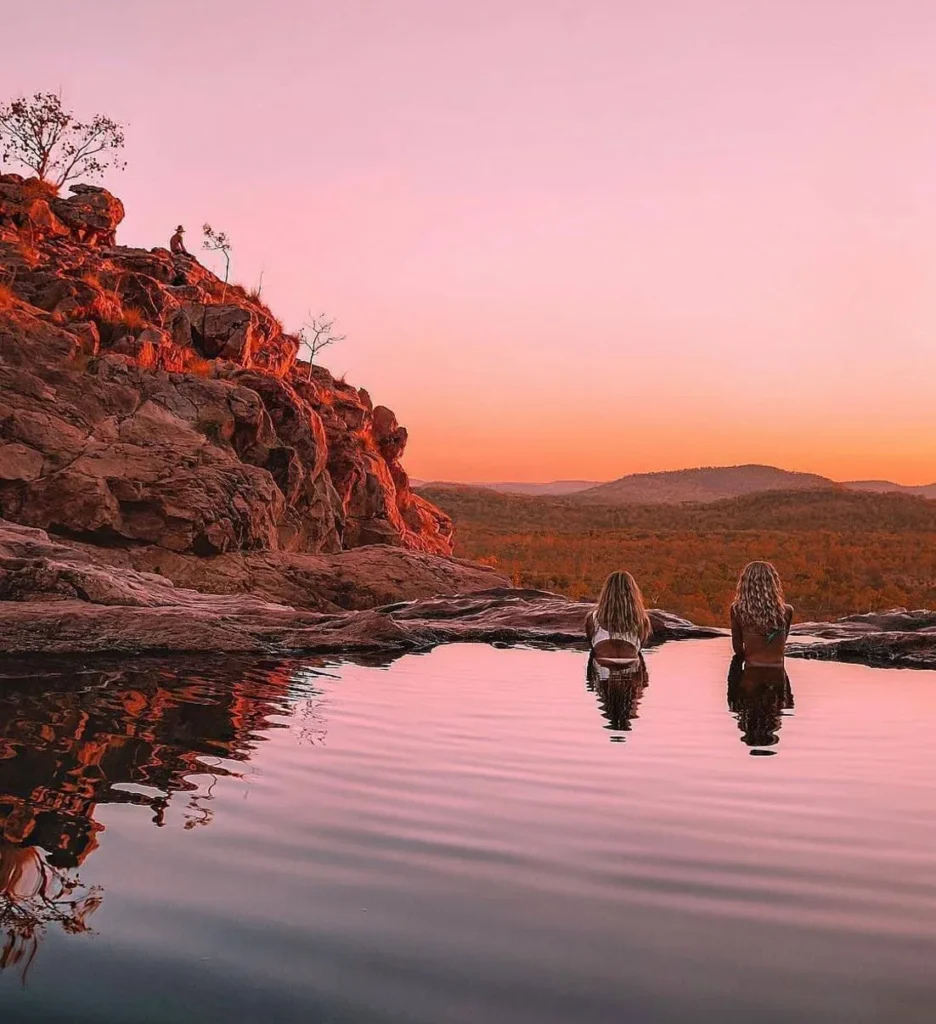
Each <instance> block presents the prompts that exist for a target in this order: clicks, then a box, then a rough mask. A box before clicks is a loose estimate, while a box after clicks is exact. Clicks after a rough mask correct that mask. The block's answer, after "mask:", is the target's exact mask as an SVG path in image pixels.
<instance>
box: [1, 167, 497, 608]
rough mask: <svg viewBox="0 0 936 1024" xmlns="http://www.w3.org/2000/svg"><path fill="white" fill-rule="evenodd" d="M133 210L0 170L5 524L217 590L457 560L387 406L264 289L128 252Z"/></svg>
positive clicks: (161, 256) (95, 191) (447, 523)
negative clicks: (342, 559)
mask: <svg viewBox="0 0 936 1024" xmlns="http://www.w3.org/2000/svg"><path fill="white" fill-rule="evenodd" d="M123 216H124V209H123V205H122V204H121V202H120V200H119V199H117V198H115V197H114V196H113V195H111V194H110V193H109V192H107V191H105V190H103V189H100V188H96V187H93V186H88V185H75V186H72V188H71V195H69V196H68V197H61V196H58V195H56V194H55V193H54V191H51V190H50V189H49V188H48V187H47V186H45V185H44V184H42V183H41V182H39V181H37V180H35V179H28V180H24V179H22V178H21V177H19V176H18V175H12V174H11V175H0V516H3V517H5V518H6V519H8V520H12V521H14V522H16V523H21V524H25V525H28V526H33V527H39V528H42V529H44V530H48V531H50V532H51V533H53V534H55V535H57V536H60V537H67V538H69V539H70V540H72V541H76V542H81V543H84V544H86V545H88V544H90V545H93V546H95V548H96V549H97V550H98V553H99V554H100V555H101V557H102V558H105V559H106V558H113V557H115V556H116V555H117V554H118V553H119V555H120V557H121V558H123V559H124V560H125V561H127V562H128V563H132V564H133V566H134V567H136V568H138V569H142V570H148V569H156V570H157V571H159V572H161V573H163V574H164V575H166V576H168V577H171V576H172V574H173V573H175V574H178V576H179V577H180V578H181V579H182V580H183V581H184V582H186V583H187V584H191V581H192V580H195V581H196V583H197V585H199V586H200V587H201V588H202V589H206V590H209V591H211V590H219V589H220V591H222V592H236V591H238V590H244V589H250V581H249V579H247V578H245V576H246V575H249V569H250V565H249V558H250V557H251V556H255V555H257V554H258V553H265V554H266V556H267V561H266V563H265V564H266V566H267V569H268V571H269V570H270V569H271V564H273V565H274V569H275V567H276V566H275V564H274V563H276V559H277V558H280V559H281V560H283V559H285V561H282V566H285V567H287V568H288V566H289V560H288V558H286V556H289V555H295V556H301V555H323V554H331V553H335V552H340V551H343V550H346V549H351V548H359V547H362V546H370V545H375V544H380V545H392V546H394V547H396V548H399V549H403V551H406V550H409V551H414V552H425V553H430V554H435V555H448V554H450V553H451V550H452V524H451V520H450V519H449V518H448V516H447V515H445V513H443V512H441V511H440V510H439V509H437V508H436V507H435V506H433V505H432V504H430V503H429V502H428V501H426V500H424V499H423V498H421V497H419V496H418V495H416V494H414V493H413V492H412V490H411V489H410V486H409V480H408V478H407V475H406V472H405V471H404V469H403V467H402V466H401V464H400V458H401V456H402V455H403V452H404V450H405V447H406V441H407V434H406V429H405V428H404V427H401V426H400V425H399V424H398V423H397V420H396V417H395V416H394V414H393V413H392V412H391V411H390V410H389V409H387V408H386V407H384V406H380V405H378V406H374V405H373V403H372V401H371V399H370V396H369V395H368V394H367V392H366V391H364V390H361V389H358V388H355V387H352V386H351V385H350V384H346V383H344V382H343V381H338V380H335V379H334V378H333V377H332V375H331V374H330V373H328V371H327V370H325V369H323V368H322V367H320V366H314V365H312V366H310V365H309V364H308V363H304V362H301V361H299V360H298V358H297V357H298V354H299V347H300V345H299V339H298V338H297V337H296V336H294V335H291V334H289V333H287V332H286V331H284V330H283V327H282V325H281V324H280V322H279V321H278V320H277V319H276V318H275V317H274V316H273V314H272V313H271V312H270V310H269V309H268V308H267V307H266V306H265V305H264V304H263V303H262V302H261V301H260V300H259V297H257V296H255V295H249V294H247V293H246V292H245V291H244V289H243V288H241V287H239V286H237V285H225V284H224V283H223V282H222V281H221V280H219V279H218V278H217V277H216V276H215V275H214V274H212V273H210V272H209V271H208V270H206V269H205V268H204V267H202V266H201V265H200V264H199V263H198V262H197V260H195V259H194V258H191V257H184V256H173V255H171V254H170V253H169V252H168V251H167V250H165V249H159V248H157V249H153V250H146V249H133V248H127V247H124V246H118V245H117V244H116V232H117V228H118V226H119V224H120V222H121V220H122V219H123ZM403 551H401V558H398V559H397V563H399V564H398V565H397V574H398V575H401V576H402V577H404V581H405V577H406V566H405V565H403V564H402V563H403V562H405V560H406V556H405V555H404V554H403ZM218 556H225V558H226V559H227V561H226V562H225V563H224V564H225V569H226V571H225V573H223V574H222V576H223V577H224V578H223V579H220V580H215V579H214V578H213V577H214V575H215V574H214V572H213V571H210V570H209V569H207V568H206V566H207V565H209V564H211V565H214V564H215V563H213V562H210V558H211V557H218ZM271 558H272V560H273V563H271V561H270V559H271ZM206 559H209V561H206ZM238 559H240V561H238ZM244 559H248V561H247V562H245V561H244ZM358 561H359V562H362V563H366V561H367V559H366V558H365V559H363V560H362V559H359V560H358ZM446 564H447V563H446ZM452 564H453V566H454V563H452ZM437 570H438V567H437ZM466 573H468V575H469V576H470V575H471V573H470V572H469V570H468V568H467V567H465V566H464V564H463V563H462V564H461V566H460V567H458V568H456V569H453V571H452V573H451V576H452V582H453V585H454V584H457V583H463V582H465V578H466V577H465V574H466ZM359 575H360V573H359ZM365 575H366V572H365ZM436 575H437V576H442V577H444V576H445V572H444V571H437V572H436ZM485 578H486V582H487V583H488V585H490V582H491V579H492V577H491V576H490V574H486V576H485ZM352 589H353V588H352ZM400 592H401V593H405V586H404V587H403V589H402V591H400ZM346 596H347V599H348V601H349V602H351V606H353V604H354V595H353V594H350V593H349V594H348V595H346ZM384 596H385V597H386V595H384ZM307 603H309V602H307ZM316 603H318V604H321V602H316V601H314V600H313V601H311V604H312V605H313V606H314V605H315V604H316ZM326 604H327V602H326Z"/></svg>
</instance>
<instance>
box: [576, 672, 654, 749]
mask: <svg viewBox="0 0 936 1024" xmlns="http://www.w3.org/2000/svg"><path fill="white" fill-rule="evenodd" d="M586 678H587V680H588V688H589V690H592V691H593V692H594V693H595V694H596V695H597V697H598V705H599V707H600V708H601V713H602V714H603V715H604V716H605V718H606V719H607V720H608V726H609V727H610V728H611V729H615V730H617V731H619V732H627V731H628V730H629V729H630V727H631V725H630V724H631V719H633V718H637V717H639V716H638V714H637V705H638V704H639V703H640V698H641V697H642V696H643V692H644V688H645V687H646V685H647V683H648V682H649V676H648V675H647V666H646V664H645V663H644V660H643V657H638V658H637V659H636V660H635V661H630V662H628V663H627V664H626V665H625V664H622V665H614V666H610V665H602V664H601V663H600V662H599V661H598V660H597V659H596V658H595V656H594V654H592V655H591V656H590V657H589V659H588V669H587V672H586Z"/></svg>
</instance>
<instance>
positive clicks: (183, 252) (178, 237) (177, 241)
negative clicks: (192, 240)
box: [169, 224, 192, 256]
mask: <svg viewBox="0 0 936 1024" xmlns="http://www.w3.org/2000/svg"><path fill="white" fill-rule="evenodd" d="M184 234H185V228H184V227H182V225H181V224H180V225H179V226H178V227H177V228H176V229H175V234H174V235H173V236H172V238H170V239H169V251H170V252H171V253H172V255H173V256H191V255H192V254H191V253H190V252H189V251H188V249H186V248H185V243H184V242H183V241H182V236H183V235H184Z"/></svg>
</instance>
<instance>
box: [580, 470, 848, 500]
mask: <svg viewBox="0 0 936 1024" xmlns="http://www.w3.org/2000/svg"><path fill="white" fill-rule="evenodd" d="M838 486H840V485H838V484H836V483H835V481H834V480H830V479H829V478H828V477H824V476H817V475H816V474H814V473H792V472H790V471H789V470H786V469H778V468H777V467H776V466H756V465H751V466H706V467H703V468H701V469H677V470H673V471H672V472H663V473H632V474H630V475H629V476H622V477H621V478H620V479H619V480H612V481H611V482H610V483H606V484H599V485H598V486H597V487H590V488H589V489H588V490H584V491H580V492H578V493H577V494H576V500H577V501H583V502H588V503H592V504H600V505H620V504H628V505H630V504H637V505H676V504H680V503H681V502H684V501H698V502H707V501H720V500H722V499H724V498H737V497H740V496H741V495H744V494H756V493H758V492H760V491H814V490H817V489H820V488H828V487H838Z"/></svg>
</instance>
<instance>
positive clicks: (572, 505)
mask: <svg viewBox="0 0 936 1024" xmlns="http://www.w3.org/2000/svg"><path fill="white" fill-rule="evenodd" d="M820 479H821V478H820ZM420 493H421V494H422V495H423V496H424V497H426V498H428V499H429V500H430V501H432V502H433V503H434V504H436V505H438V506H439V507H440V508H442V509H443V510H444V511H445V512H448V514H449V515H450V516H451V517H452V518H453V519H454V520H455V526H456V536H458V535H459V531H463V530H464V529H466V528H468V527H471V528H472V529H474V528H478V529H482V530H491V531H494V532H498V531H502V530H503V531H507V532H509V533H511V534H514V535H516V534H520V533H542V532H547V533H557V534H567V535H572V536H586V537H587V536H592V537H595V536H597V535H600V534H602V533H604V532H606V531H618V530H624V531H628V532H631V531H636V532H642V531H647V530H649V531H661V530H663V531H665V530H680V531H688V532H691V533H699V534H701V535H705V534H707V533H709V532H712V531H716V532H717V531H721V530H726V531H735V530H779V531H782V532H784V533H786V532H798V531H804V530H805V531H816V530H820V531H823V530H825V531H834V532H837V531H843V530H858V531H862V532H866V531H871V532H874V531H884V532H893V531H911V532H912V531H925V532H936V503H934V502H930V501H926V500H924V499H923V498H921V497H919V496H915V495H909V494H899V493H869V492H865V493H862V492H860V491H849V490H846V489H845V488H844V487H842V486H840V485H834V486H832V487H825V488H818V487H814V488H800V489H799V490H787V491H772V492H764V491H759V492H756V493H752V494H744V495H739V496H738V497H733V498H722V499H719V500H718V501H699V502H660V501H657V502H654V503H641V504H638V503H636V502H604V503H598V502H594V503H591V502H583V501H578V500H576V498H575V496H574V495H573V496H559V497H541V496H538V495H524V494H504V493H500V492H496V491H492V490H491V489H490V488H484V487H470V486H468V485H467V484H461V485H458V484H451V485H448V486H445V487H441V486H439V487H437V486H435V485H432V486H428V487H425V488H423V489H421V490H420ZM661 505H663V506H666V507H662V508H661Z"/></svg>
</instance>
